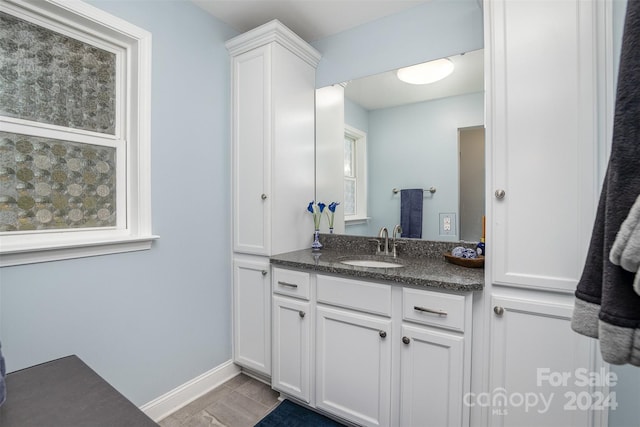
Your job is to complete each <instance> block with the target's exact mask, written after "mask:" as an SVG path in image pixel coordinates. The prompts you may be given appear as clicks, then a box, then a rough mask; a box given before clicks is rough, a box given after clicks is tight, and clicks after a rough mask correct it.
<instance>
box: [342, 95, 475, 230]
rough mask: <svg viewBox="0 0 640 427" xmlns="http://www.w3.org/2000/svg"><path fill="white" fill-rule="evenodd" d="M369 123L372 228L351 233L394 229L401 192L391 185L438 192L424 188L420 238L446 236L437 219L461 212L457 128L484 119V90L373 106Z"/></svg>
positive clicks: (368, 150) (397, 219)
mask: <svg viewBox="0 0 640 427" xmlns="http://www.w3.org/2000/svg"><path fill="white" fill-rule="evenodd" d="M368 122H369V132H368V134H367V155H368V158H369V170H368V178H369V179H368V194H369V216H371V220H370V221H369V224H368V229H366V230H363V226H354V227H348V229H347V232H348V233H358V234H364V235H368V236H374V235H376V233H377V231H378V230H379V229H380V227H387V228H389V229H391V227H393V226H394V225H395V224H399V223H400V195H399V194H393V193H392V191H391V190H392V189H393V188H394V187H395V188H429V187H431V186H433V187H436V189H437V192H436V193H435V194H434V195H431V194H430V193H425V198H424V206H423V209H424V211H423V227H422V237H423V238H424V239H428V240H447V238H448V236H440V235H439V229H438V218H439V213H441V212H442V213H445V212H454V213H457V212H458V129H459V128H465V127H472V126H482V125H483V124H484V93H474V94H469V95H461V96H453V97H449V98H443V99H438V100H434V101H429V102H420V103H415V104H409V105H404V106H400V107H394V108H385V109H380V110H372V111H369V120H368ZM357 227H359V228H357ZM478 238H480V236H478ZM450 240H457V236H451V237H450Z"/></svg>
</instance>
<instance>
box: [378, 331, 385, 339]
mask: <svg viewBox="0 0 640 427" xmlns="http://www.w3.org/2000/svg"><path fill="white" fill-rule="evenodd" d="M378 334H379V335H380V338H386V337H387V333H386V332H385V331H380V332H378Z"/></svg>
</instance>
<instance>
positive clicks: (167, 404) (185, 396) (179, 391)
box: [140, 360, 240, 422]
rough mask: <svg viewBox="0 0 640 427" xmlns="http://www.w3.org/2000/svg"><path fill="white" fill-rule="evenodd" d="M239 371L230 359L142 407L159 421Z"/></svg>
mask: <svg viewBox="0 0 640 427" xmlns="http://www.w3.org/2000/svg"><path fill="white" fill-rule="evenodd" d="M239 373H240V368H239V367H238V366H236V365H235V364H234V363H233V361H232V360H229V361H227V362H225V363H223V364H222V365H219V366H216V367H215V368H213V369H211V370H210V371H207V372H205V373H204V374H202V375H199V376H197V377H195V378H194V379H192V380H189V381H187V382H186V383H184V384H182V385H180V386H178V387H176V388H174V389H173V390H171V391H169V392H168V393H165V394H163V395H162V396H160V397H157V398H155V399H153V400H152V401H151V402H148V403H145V404H144V405H142V406H141V407H140V409H141V410H142V411H143V412H144V413H145V414H147V415H148V416H149V417H150V418H151V419H152V420H153V421H155V422H158V421H160V420H162V419H164V418H166V417H167V416H169V415H171V414H172V413H174V412H175V411H177V410H178V409H180V408H182V407H184V406H186V405H188V404H189V403H191V402H193V401H194V400H196V399H197V398H199V397H201V396H203V395H205V394H206V393H208V392H210V391H211V390H213V389H214V388H216V387H218V386H219V385H221V384H222V383H224V382H225V381H228V380H230V379H231V378H233V377H235V376H236V375H238V374H239Z"/></svg>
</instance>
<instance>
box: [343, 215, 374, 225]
mask: <svg viewBox="0 0 640 427" xmlns="http://www.w3.org/2000/svg"><path fill="white" fill-rule="evenodd" d="M370 219H371V217H368V216H352V217H349V218H345V219H344V223H345V225H358V224H366V223H367V222H368V221H369V220H370Z"/></svg>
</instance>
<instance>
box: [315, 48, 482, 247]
mask: <svg viewBox="0 0 640 427" xmlns="http://www.w3.org/2000/svg"><path fill="white" fill-rule="evenodd" d="M483 54H484V52H483V50H476V51H472V52H466V53H464V54H459V55H453V56H449V57H447V58H446V61H445V63H446V64H447V66H449V67H450V66H453V71H452V72H451V74H449V75H448V76H447V77H445V78H443V79H441V80H439V81H436V82H434V83H430V84H420V85H418V84H410V83H406V82H404V81H401V80H400V79H399V78H398V73H397V70H392V71H389V72H385V73H382V74H378V75H373V76H369V77H365V78H361V79H357V80H352V81H349V82H343V83H340V84H335V85H333V86H329V87H325V88H321V89H318V90H317V95H316V197H317V199H318V200H320V201H324V202H327V203H329V202H332V201H339V202H340V203H341V204H340V206H339V207H338V209H337V210H336V219H335V222H334V232H337V233H345V234H351V235H364V236H374V235H377V233H378V231H379V229H380V228H381V227H387V228H388V229H389V230H391V228H392V227H393V226H394V225H395V224H400V223H401V204H403V203H402V202H401V197H402V191H401V190H403V189H421V190H423V191H422V200H421V201H422V227H421V228H422V230H421V234H420V236H419V238H422V239H426V240H443V241H456V240H465V241H478V240H479V239H480V237H481V236H482V232H483V231H482V229H483V225H482V221H483V215H484V204H485V200H484V179H485V178H484V177H485V161H484V76H483V68H484V65H483ZM405 196H406V194H405ZM406 207H407V204H405V206H404V208H406ZM414 209H415V202H414Z"/></svg>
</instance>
